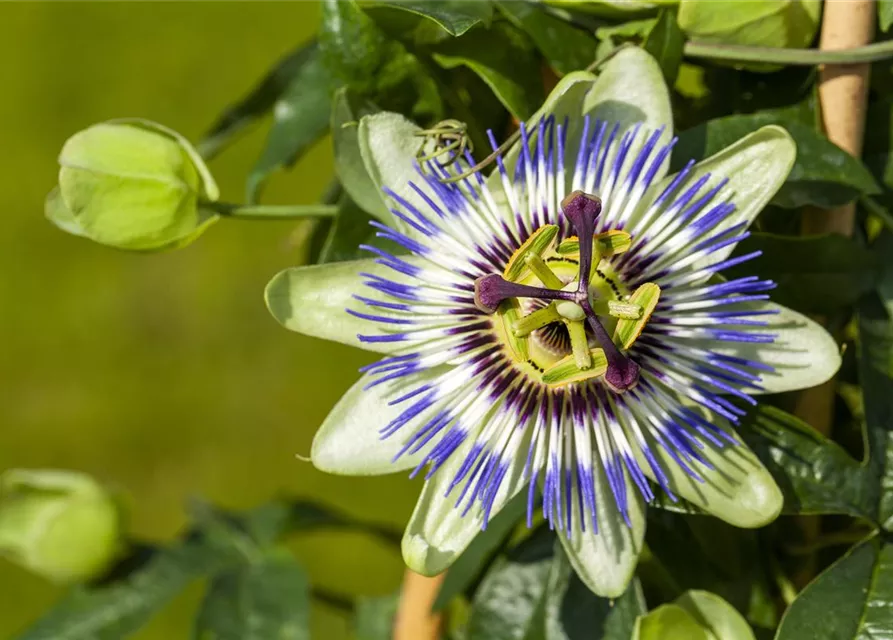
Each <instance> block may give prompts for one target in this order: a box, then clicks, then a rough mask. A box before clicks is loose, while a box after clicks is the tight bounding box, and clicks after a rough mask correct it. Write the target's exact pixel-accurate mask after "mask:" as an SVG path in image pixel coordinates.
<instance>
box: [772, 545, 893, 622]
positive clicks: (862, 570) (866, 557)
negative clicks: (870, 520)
mask: <svg viewBox="0 0 893 640" xmlns="http://www.w3.org/2000/svg"><path fill="white" fill-rule="evenodd" d="M890 637H893V545H890V544H886V543H884V542H883V541H882V540H881V539H880V538H879V537H877V536H874V537H872V538H870V539H868V540H866V541H864V542H861V543H860V544H858V545H856V546H855V547H853V548H852V549H851V550H850V551H849V552H848V553H847V554H846V555H845V556H844V557H842V558H841V559H840V560H838V561H837V562H835V563H834V564H833V565H831V566H830V567H829V568H828V569H827V570H826V571H824V572H823V573H822V574H821V575H819V577H818V578H816V579H815V580H814V581H813V582H811V583H810V584H809V585H807V587H806V588H805V589H804V590H803V592H802V593H801V594H800V596H799V597H798V598H797V599H796V600H794V602H793V604H791V606H790V608H789V609H788V610H787V612H786V613H785V616H784V618H782V621H781V626H780V627H779V629H778V634H777V635H776V640H815V639H816V638H821V639H822V640H868V639H869V638H878V639H880V638H890Z"/></svg>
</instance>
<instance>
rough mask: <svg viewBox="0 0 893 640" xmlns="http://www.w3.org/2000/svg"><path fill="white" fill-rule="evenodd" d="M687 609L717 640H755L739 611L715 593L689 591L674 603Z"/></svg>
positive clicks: (709, 634)
mask: <svg viewBox="0 0 893 640" xmlns="http://www.w3.org/2000/svg"><path fill="white" fill-rule="evenodd" d="M674 604H675V605H676V606H678V607H682V608H683V609H685V611H686V612H688V614H689V615H690V616H691V617H692V618H694V619H695V620H696V621H697V622H698V624H700V625H701V626H702V627H704V628H705V629H707V630H708V637H710V636H712V638H714V639H715V640H755V638H754V635H753V630H752V629H751V628H750V625H749V624H747V620H745V619H744V616H742V615H741V614H740V613H738V611H737V610H736V609H735V607H733V606H732V605H730V604H729V603H728V602H726V601H725V600H723V599H722V598H720V597H719V596H718V595H716V594H715V593H710V592H709V591H699V590H693V591H687V592H686V593H684V594H683V595H682V596H681V597H680V598H678V599H677V600H676V602H675V603H674Z"/></svg>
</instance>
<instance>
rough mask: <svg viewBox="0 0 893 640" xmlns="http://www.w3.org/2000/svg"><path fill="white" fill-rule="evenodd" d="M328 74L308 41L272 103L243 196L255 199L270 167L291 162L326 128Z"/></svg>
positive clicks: (253, 200) (268, 173) (275, 168)
mask: <svg viewBox="0 0 893 640" xmlns="http://www.w3.org/2000/svg"><path fill="white" fill-rule="evenodd" d="M331 84H332V78H331V76H330V74H329V72H328V71H327V70H326V68H325V67H324V66H323V64H322V60H321V59H320V55H319V48H318V47H316V46H315V45H311V46H310V47H309V48H308V52H307V54H306V57H305V58H304V60H303V64H301V67H300V69H299V70H298V71H297V72H296V73H295V75H294V77H293V79H292V81H291V82H290V83H289V85H288V88H287V89H286V91H285V92H284V93H283V94H282V95H281V96H280V97H279V98H278V99H277V100H276V102H275V105H274V107H273V126H272V127H271V128H270V133H269V134H268V135H267V142H266V145H265V147H264V151H263V153H262V154H261V156H260V158H259V159H258V161H257V163H255V165H254V168H253V169H252V170H251V173H250V174H249V175H248V180H247V183H246V199H247V200H248V202H249V203H254V202H256V201H257V198H258V195H259V193H260V189H261V187H262V186H263V183H264V181H266V179H267V178H268V177H269V176H270V174H271V173H273V172H274V171H276V170H278V169H281V168H283V167H288V166H291V165H292V164H294V163H295V162H296V161H297V159H298V158H299V157H300V156H301V155H302V154H303V153H304V152H305V151H306V150H307V149H308V148H309V147H310V146H311V145H312V144H313V143H314V142H316V141H317V140H319V139H320V138H322V136H323V135H324V134H325V132H326V131H327V130H328V128H329V90H330V86H331Z"/></svg>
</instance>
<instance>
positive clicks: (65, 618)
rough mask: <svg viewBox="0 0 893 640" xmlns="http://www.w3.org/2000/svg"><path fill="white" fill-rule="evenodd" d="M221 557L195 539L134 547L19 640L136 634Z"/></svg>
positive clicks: (96, 639) (109, 639)
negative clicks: (106, 576) (96, 582)
mask: <svg viewBox="0 0 893 640" xmlns="http://www.w3.org/2000/svg"><path fill="white" fill-rule="evenodd" d="M220 561H221V557H220V555H219V554H218V553H217V552H216V551H213V550H211V549H210V548H208V546H207V545H205V543H204V541H203V540H201V539H200V538H193V539H191V540H188V541H186V542H182V543H177V544H175V545H174V546H172V547H169V548H160V549H156V548H147V547H143V548H139V549H137V550H136V551H134V553H133V554H132V555H131V556H130V557H128V558H126V559H125V560H123V561H122V562H121V563H120V564H119V566H118V568H117V569H116V570H115V571H113V573H112V577H111V578H109V579H108V580H107V581H105V582H104V583H102V584H99V585H97V586H91V587H80V588H77V589H74V590H73V591H71V592H70V593H69V594H68V595H66V596H64V597H63V598H62V599H61V600H60V601H59V602H57V603H56V604H54V605H53V606H52V607H50V609H49V610H48V611H47V612H46V613H44V615H43V616H42V617H41V619H40V620H38V621H37V622H36V623H35V624H34V625H33V626H31V627H30V628H29V629H27V630H26V631H25V632H24V633H23V634H22V635H21V636H20V637H19V639H18V640H120V639H121V638H125V637H127V636H129V635H130V634H132V633H134V632H135V631H137V630H138V629H140V628H141V627H142V626H143V625H144V624H146V622H148V621H149V620H150V619H151V618H152V616H153V615H154V614H156V613H157V612H158V611H159V610H160V609H161V608H162V607H164V606H165V605H166V604H167V603H168V602H170V601H171V600H172V599H173V598H174V597H175V596H176V595H178V594H179V593H180V592H181V591H182V590H183V589H185V588H186V586H188V585H189V584H190V583H191V582H193V581H194V580H196V579H198V578H199V577H201V576H203V575H207V574H208V573H210V572H212V571H214V570H216V569H217V568H219V566H220Z"/></svg>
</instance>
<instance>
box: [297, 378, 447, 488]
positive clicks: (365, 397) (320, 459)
mask: <svg viewBox="0 0 893 640" xmlns="http://www.w3.org/2000/svg"><path fill="white" fill-rule="evenodd" d="M444 371H446V368H444V367H441V368H437V369H434V370H432V371H430V372H426V373H423V374H417V375H415V376H413V382H418V383H419V384H421V383H422V382H424V381H427V380H430V379H431V378H433V377H435V376H438V375H440V374H442V373H444ZM374 380H375V378H374V377H372V376H370V375H369V374H366V375H364V376H363V377H362V378H360V379H359V380H358V381H357V382H356V383H355V384H354V385H353V386H352V387H351V388H350V389H348V390H347V393H345V394H344V395H343V396H341V399H340V400H339V401H338V404H336V405H335V406H334V407H333V408H332V410H331V411H330V412H329V415H328V416H326V419H325V420H324V421H323V423H322V426H321V427H320V428H319V431H317V432H316V435H315V436H314V437H313V447H312V448H311V450H310V459H311V461H312V462H313V465H314V466H315V467H316V468H317V469H320V470H322V471H326V472H328V473H334V474H338V475H348V476H373V475H383V474H387V473H396V472H398V471H404V470H406V469H412V468H413V467H415V466H416V465H417V464H418V463H419V461H420V460H421V459H422V457H424V454H425V450H424V449H423V450H422V451H419V452H418V453H415V454H407V455H403V456H400V457H399V458H398V459H397V460H394V458H395V456H396V455H397V453H399V452H400V449H401V448H402V447H403V444H404V439H403V438H401V437H400V433H396V434H394V435H392V436H391V437H389V438H385V439H382V438H381V437H380V435H379V429H381V428H382V427H384V426H385V425H387V424H388V423H389V422H390V421H391V420H393V419H394V418H396V417H397V416H398V415H400V414H401V413H402V412H403V409H405V407H406V405H405V404H401V405H398V406H391V405H389V404H388V402H389V401H391V400H393V399H394V398H396V397H398V396H399V395H400V394H399V392H397V391H396V389H397V388H398V386H399V385H400V382H401V381H399V380H396V381H392V382H389V383H383V384H380V385H376V386H374V387H372V388H371V389H367V390H363V387H365V386H366V385H367V384H369V383H370V382H373V381H374ZM403 384H404V385H405V382H404V383H403Z"/></svg>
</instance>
